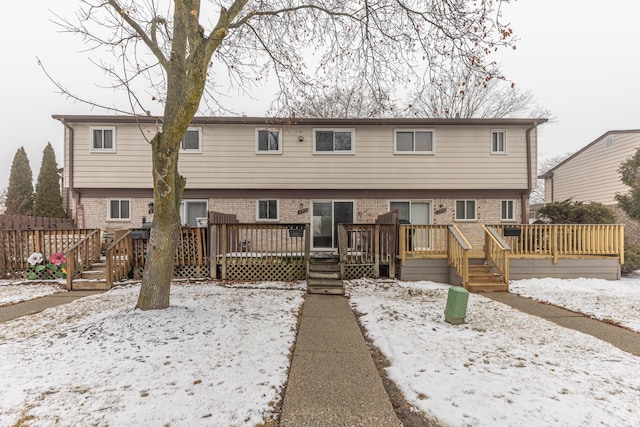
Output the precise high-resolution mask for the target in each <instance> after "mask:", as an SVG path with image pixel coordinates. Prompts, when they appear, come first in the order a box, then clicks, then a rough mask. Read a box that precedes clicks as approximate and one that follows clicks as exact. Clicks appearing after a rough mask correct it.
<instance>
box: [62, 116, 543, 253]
mask: <svg viewBox="0 0 640 427" xmlns="http://www.w3.org/2000/svg"><path fill="white" fill-rule="evenodd" d="M53 117H54V118H55V119H57V120H59V121H60V122H62V124H63V125H64V133H65V137H64V188H65V193H66V194H65V196H66V199H65V200H66V204H67V206H66V207H67V210H68V212H69V215H70V216H71V217H72V218H73V219H74V220H75V221H76V223H77V224H78V226H80V227H86V228H101V229H103V230H112V229H117V228H129V227H140V225H141V223H142V222H143V221H151V220H152V218H153V191H152V188H153V186H152V176H151V169H152V166H151V147H150V145H149V143H148V141H150V140H151V138H152V137H153V135H154V134H155V133H156V132H157V130H158V126H157V122H156V119H154V118H152V117H126V116H93V115H81V116H77V115H56V116H53ZM544 122H546V119H416V118H411V119H408V118H390V119H304V118H303V119H273V118H261V117H195V118H194V119H193V121H192V124H191V127H190V128H189V130H188V132H187V134H186V135H185V138H184V140H183V141H182V146H181V153H180V162H179V170H180V173H181V174H182V175H183V176H184V177H186V179H187V186H186V189H185V191H184V196H183V201H182V222H183V224H185V225H189V226H196V225H197V224H198V221H201V220H199V219H200V218H206V217H207V212H208V211H217V212H222V213H232V214H235V215H237V216H238V219H239V220H240V221H241V222H284V223H310V224H311V225H312V230H313V238H312V248H313V249H314V250H322V249H330V248H334V247H335V246H336V244H337V236H336V224H337V223H339V222H347V223H349V222H353V223H371V222H373V221H374V220H375V218H376V217H377V216H378V215H380V214H382V213H385V212H388V211H390V210H392V209H398V210H399V213H400V219H401V220H402V221H403V222H409V223H412V224H453V223H455V224H456V225H458V226H459V228H460V229H461V230H463V231H464V233H465V236H467V238H469V239H470V240H471V242H472V244H474V245H479V246H482V231H481V227H479V224H481V223H493V224H500V223H507V224H508V223H513V224H515V223H527V222H528V211H527V206H528V204H529V193H530V192H531V190H532V188H533V187H534V186H535V184H536V170H537V160H536V159H537V142H538V140H537V126H538V125H539V124H541V123H544Z"/></svg>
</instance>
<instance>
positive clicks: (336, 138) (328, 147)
mask: <svg viewBox="0 0 640 427" xmlns="http://www.w3.org/2000/svg"><path fill="white" fill-rule="evenodd" d="M354 136H355V130H353V129H314V132H313V152H314V153H321V154H325V153H355V141H354V139H355V138H354Z"/></svg>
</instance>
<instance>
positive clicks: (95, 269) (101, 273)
mask: <svg viewBox="0 0 640 427" xmlns="http://www.w3.org/2000/svg"><path fill="white" fill-rule="evenodd" d="M106 271H107V263H106V260H105V259H104V257H101V259H100V262H97V263H93V264H91V267H90V268H89V270H85V271H83V272H82V273H80V277H79V278H77V279H74V280H73V282H72V283H71V290H72V291H95V290H107V289H109V287H108V286H107V278H106V275H107V274H106Z"/></svg>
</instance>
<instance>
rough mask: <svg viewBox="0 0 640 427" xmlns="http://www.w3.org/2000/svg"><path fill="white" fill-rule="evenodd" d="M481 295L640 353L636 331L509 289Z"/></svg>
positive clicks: (633, 352)
mask: <svg viewBox="0 0 640 427" xmlns="http://www.w3.org/2000/svg"><path fill="white" fill-rule="evenodd" d="M482 295H484V296H486V297H487V298H491V299H493V300H494V301H498V302H501V303H503V304H507V305H509V306H511V307H513V308H515V309H517V310H520V311H522V312H524V313H527V314H532V315H534V316H538V317H542V318H543V319H546V320H549V321H551V322H554V323H556V324H558V325H560V326H562V327H564V328H568V329H574V330H576V331H580V332H583V333H585V334H589V335H592V336H594V337H596V338H598V339H600V340H602V341H606V342H608V343H610V344H612V345H614V346H616V347H618V348H619V349H621V350H624V351H626V352H628V353H631V354H635V355H636V356H640V334H639V333H637V332H633V331H630V330H628V329H624V328H621V327H619V326H616V325H611V324H609V323H605V322H601V321H599V320H595V319H592V318H590V317H587V316H585V315H583V314H580V313H576V312H573V311H570V310H566V309H564V308H560V307H556V306H554V305H550V304H545V303H541V302H538V301H535V300H533V299H531V298H525V297H521V296H519V295H516V294H511V293H508V292H487V293H484V294H482Z"/></svg>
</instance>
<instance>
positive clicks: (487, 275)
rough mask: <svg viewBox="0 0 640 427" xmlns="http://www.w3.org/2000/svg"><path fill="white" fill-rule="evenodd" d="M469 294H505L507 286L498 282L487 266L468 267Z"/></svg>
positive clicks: (495, 275) (489, 266) (498, 277)
mask: <svg viewBox="0 0 640 427" xmlns="http://www.w3.org/2000/svg"><path fill="white" fill-rule="evenodd" d="M467 290H468V291H469V292H507V291H508V290H509V286H508V285H507V284H506V283H504V282H502V281H501V280H500V275H498V274H496V273H494V271H493V267H492V266H491V265H489V264H482V265H474V264H472V265H469V284H468V285H467Z"/></svg>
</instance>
